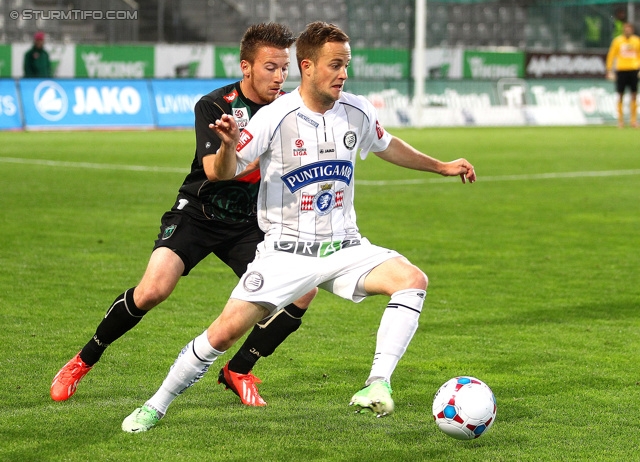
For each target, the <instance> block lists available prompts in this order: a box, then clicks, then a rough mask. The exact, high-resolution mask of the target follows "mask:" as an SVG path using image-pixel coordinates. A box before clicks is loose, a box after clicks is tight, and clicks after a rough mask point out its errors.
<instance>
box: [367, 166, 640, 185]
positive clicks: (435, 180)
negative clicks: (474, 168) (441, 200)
mask: <svg viewBox="0 0 640 462" xmlns="http://www.w3.org/2000/svg"><path fill="white" fill-rule="evenodd" d="M625 175H640V170H637V169H636V170H602V171H593V172H556V173H531V174H524V175H500V176H482V175H480V176H479V177H478V181H479V182H482V183H484V182H487V181H526V180H549V179H556V178H586V177H603V176H625ZM456 179H457V177H450V178H442V177H437V178H424V179H421V178H416V179H412V180H380V181H373V180H357V181H356V183H357V184H359V185H360V184H361V185H365V186H396V185H413V184H425V183H443V182H447V181H452V180H456Z"/></svg>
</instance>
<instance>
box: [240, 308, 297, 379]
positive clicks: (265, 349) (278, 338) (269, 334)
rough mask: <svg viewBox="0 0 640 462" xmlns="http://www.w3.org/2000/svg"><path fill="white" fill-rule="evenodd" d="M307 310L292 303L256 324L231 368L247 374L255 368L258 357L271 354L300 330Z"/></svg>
mask: <svg viewBox="0 0 640 462" xmlns="http://www.w3.org/2000/svg"><path fill="white" fill-rule="evenodd" d="M306 311H307V310H303V309H300V308H298V307H297V306H295V305H294V304H293V303H292V304H290V305H287V306H285V307H284V308H283V309H282V310H281V311H279V312H278V313H276V314H275V315H274V316H271V317H270V318H267V319H266V320H264V321H262V322H259V323H258V324H256V325H255V326H254V328H253V330H252V331H251V333H250V334H249V336H248V337H247V339H246V340H245V341H244V343H243V344H242V346H241V347H240V349H239V350H238V352H237V353H236V354H235V355H234V356H233V358H231V360H230V361H229V370H231V371H233V372H237V373H239V374H247V373H248V372H249V371H250V370H251V369H253V366H255V364H256V361H258V359H260V358H261V357H263V356H269V355H270V354H271V353H273V352H274V351H275V349H276V348H278V346H279V345H280V344H281V343H282V342H284V341H285V339H286V338H287V337H288V336H289V334H291V333H293V332H295V331H296V330H298V327H300V325H301V324H302V319H300V318H301V317H302V315H303V314H304V313H305V312H306Z"/></svg>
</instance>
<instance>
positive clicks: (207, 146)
mask: <svg viewBox="0 0 640 462" xmlns="http://www.w3.org/2000/svg"><path fill="white" fill-rule="evenodd" d="M210 147H211V141H207V142H206V143H205V144H204V148H205V149H209V148H210Z"/></svg>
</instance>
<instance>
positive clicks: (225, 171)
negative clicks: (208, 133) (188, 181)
mask: <svg viewBox="0 0 640 462" xmlns="http://www.w3.org/2000/svg"><path fill="white" fill-rule="evenodd" d="M209 128H211V129H212V130H213V131H214V132H216V134H217V135H218V137H219V138H220V141H221V142H222V143H221V144H220V148H219V149H218V152H217V153H216V155H215V156H214V159H213V169H214V171H215V172H216V176H217V177H218V179H220V180H230V179H231V178H233V177H234V176H236V168H237V159H236V146H237V145H238V141H239V140H240V130H239V129H238V125H237V124H236V121H235V120H234V118H233V116H230V115H229V114H223V115H222V117H220V119H218V120H216V122H215V123H213V124H209Z"/></svg>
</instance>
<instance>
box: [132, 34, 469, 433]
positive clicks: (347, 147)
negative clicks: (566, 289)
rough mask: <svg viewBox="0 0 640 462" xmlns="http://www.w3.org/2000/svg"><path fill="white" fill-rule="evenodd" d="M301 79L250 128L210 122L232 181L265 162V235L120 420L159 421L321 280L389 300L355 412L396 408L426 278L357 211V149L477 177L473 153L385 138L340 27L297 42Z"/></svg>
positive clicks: (218, 162)
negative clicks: (221, 303)
mask: <svg viewBox="0 0 640 462" xmlns="http://www.w3.org/2000/svg"><path fill="white" fill-rule="evenodd" d="M296 50H297V59H298V67H299V68H300V73H301V79H302V80H301V84H300V87H299V88H297V89H296V90H295V91H293V92H292V93H290V94H287V95H284V96H281V97H280V98H278V99H277V100H276V101H275V102H274V103H272V104H271V105H269V106H267V107H265V108H263V109H262V110H261V111H260V112H259V113H257V114H256V115H255V116H254V117H253V118H252V119H251V120H250V121H249V124H248V125H247V126H246V128H245V129H244V131H243V132H242V134H240V132H239V130H238V127H237V125H236V123H235V121H234V120H233V117H228V116H226V115H223V116H222V118H221V119H220V120H219V121H216V123H215V124H212V125H211V128H212V129H213V130H215V131H216V132H217V133H218V136H220V139H221V141H222V143H221V146H220V149H219V150H218V153H217V154H216V157H215V159H214V163H215V170H216V172H217V174H218V175H219V176H220V178H223V179H224V178H227V177H228V178H232V177H234V176H235V175H236V174H237V172H240V171H242V170H243V169H244V168H245V166H246V165H248V164H249V163H251V162H252V161H254V160H256V159H258V158H259V159H260V173H261V178H262V179H261V181H262V184H261V186H260V193H259V196H258V223H259V225H260V227H261V228H262V230H263V231H265V240H264V242H263V243H262V244H259V245H258V249H257V253H256V258H255V260H254V261H253V262H252V263H251V264H250V265H249V267H248V268H247V271H246V273H245V274H244V275H243V277H242V278H241V279H240V282H239V283H238V285H237V286H236V287H235V289H234V290H233V292H232V293H231V296H230V298H229V301H228V302H227V304H226V306H225V308H224V310H223V311H222V313H221V314H220V316H219V317H218V318H217V319H216V320H215V321H214V322H213V323H212V324H211V326H210V327H209V328H208V329H207V330H206V331H205V332H203V333H202V334H201V335H200V336H198V337H196V338H195V339H193V340H192V341H191V342H189V344H187V346H186V347H185V348H184V349H183V350H182V352H181V353H180V355H179V356H178V358H177V359H176V361H175V363H174V365H173V366H172V368H171V370H170V371H169V374H168V375H167V377H166V378H165V380H164V382H163V384H162V386H161V387H160V389H159V390H158V391H157V392H156V394H155V395H154V396H153V397H152V398H151V399H149V400H148V401H147V402H146V403H145V404H144V405H143V406H142V407H140V408H138V409H136V410H135V411H134V412H133V413H132V414H131V415H129V416H128V417H127V418H126V419H125V420H124V421H123V423H122V429H123V430H124V431H127V432H131V433H136V432H141V431H146V430H148V429H150V428H152V427H153V426H154V425H155V424H156V423H157V422H158V420H159V419H160V418H162V417H163V416H164V414H165V413H166V411H167V408H168V406H169V405H170V404H171V402H172V401H173V399H175V398H176V397H177V396H178V395H179V394H180V393H182V392H183V391H184V390H185V389H186V388H188V387H189V386H190V385H192V384H193V383H194V382H195V381H197V380H198V379H199V378H200V377H201V376H202V375H203V374H204V373H205V372H206V371H207V369H208V368H209V366H210V365H211V364H212V363H213V361H215V359H216V358H217V357H218V356H220V355H221V354H223V353H224V351H226V350H227V349H228V348H229V347H231V346H232V345H233V344H234V343H235V341H237V340H238V339H239V338H240V337H242V335H244V334H245V333H246V332H247V331H248V330H249V329H250V328H251V327H252V326H253V325H254V324H255V323H256V322H258V321H260V320H261V319H263V318H264V317H266V316H268V315H270V314H273V313H275V312H277V311H278V310H280V309H281V308H282V307H284V306H286V305H287V304H288V303H291V302H292V301H293V300H295V299H296V298H298V297H300V296H301V295H303V294H305V293H307V292H308V291H309V290H310V289H313V288H314V287H320V288H322V289H325V290H327V291H329V292H332V293H334V294H336V295H338V296H340V297H342V298H346V299H349V300H353V301H354V302H359V301H361V300H362V299H363V298H365V297H367V296H370V295H378V294H380V295H387V296H389V297H391V299H390V301H389V302H388V304H387V306H386V309H385V311H384V314H383V316H382V319H381V321H380V327H379V329H378V334H377V340H376V350H375V354H374V359H373V365H372V367H371V372H370V374H369V378H368V379H367V380H366V382H365V386H364V388H362V389H361V390H360V391H358V392H357V393H356V394H355V395H353V397H352V398H351V402H350V404H351V405H354V406H355V407H356V410H357V411H358V412H360V411H363V410H368V411H372V412H373V413H375V414H376V415H377V416H378V417H382V416H385V415H388V414H390V413H392V412H393V410H394V402H393V399H392V398H391V385H390V380H391V375H392V373H393V371H394V370H395V368H396V365H397V364H398V361H399V360H400V358H401V357H402V355H403V354H404V352H405V350H406V348H407V346H408V345H409V342H410V341H411V338H412V337H413V334H414V333H415V331H416V329H417V327H418V318H419V316H420V312H421V311H422V305H423V303H424V299H425V296H426V289H427V283H428V280H427V276H426V275H425V274H424V273H423V272H422V271H421V270H420V269H419V268H417V267H416V266H414V265H412V264H411V263H410V262H409V261H408V260H407V259H406V258H405V257H403V256H401V255H400V254H398V253H397V252H395V251H393V250H389V249H385V248H382V247H378V246H376V245H373V244H371V243H370V242H369V241H368V240H367V239H366V238H364V237H362V236H361V235H360V233H359V231H358V227H357V225H356V215H355V210H354V208H353V197H354V170H355V161H356V155H357V153H358V152H360V156H361V157H362V158H363V159H364V158H366V156H367V153H369V152H373V153H374V154H376V155H377V156H379V157H381V158H382V159H384V160H386V161H388V162H391V163H393V164H396V165H400V166H403V167H407V168H411V169H415V170H422V171H428V172H433V173H439V174H441V175H444V176H458V175H459V176H460V177H461V178H462V182H463V183H464V182H466V180H469V181H470V182H474V181H475V179H476V174H475V171H474V169H473V166H472V165H471V164H470V163H469V162H468V161H467V160H465V159H458V160H454V161H452V162H441V161H439V160H437V159H434V158H432V157H429V156H427V155H425V154H423V153H421V152H419V151H417V150H416V149H414V148H413V147H411V146H410V145H408V144H407V143H405V142H404V141H402V140H400V139H399V138H396V137H394V136H391V135H390V134H388V133H387V132H386V131H385V130H384V129H383V128H382V126H380V124H379V123H378V121H377V116H376V111H375V109H374V107H373V106H372V105H371V104H370V103H369V102H368V101H367V100H366V99H364V98H362V97H358V96H354V95H351V94H348V93H344V92H343V86H344V82H345V81H346V79H347V66H348V64H349V61H350V59H351V51H350V47H349V38H348V36H347V35H346V34H345V33H344V32H342V31H341V30H340V29H339V28H338V27H337V26H335V25H332V24H327V23H324V22H314V23H311V24H309V25H308V26H307V28H306V29H305V31H304V32H302V34H300V36H299V37H298V39H297V42H296Z"/></svg>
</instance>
